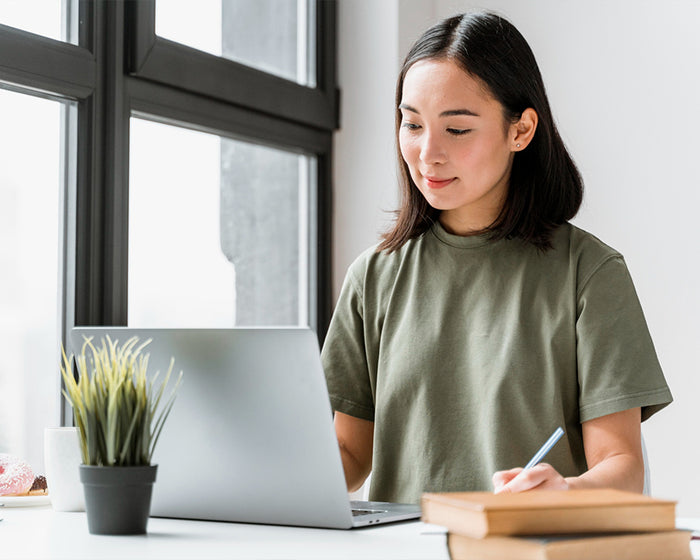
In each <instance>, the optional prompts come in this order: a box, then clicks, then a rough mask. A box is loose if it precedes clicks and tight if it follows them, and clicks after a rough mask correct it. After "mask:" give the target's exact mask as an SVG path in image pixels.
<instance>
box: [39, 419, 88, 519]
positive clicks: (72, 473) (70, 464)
mask: <svg viewBox="0 0 700 560" xmlns="http://www.w3.org/2000/svg"><path fill="white" fill-rule="evenodd" d="M82 462H83V461H82V458H81V456H80V442H79V441H78V429H77V428H46V429H45V430H44V463H45V465H44V466H45V468H46V484H47V486H48V490H49V497H50V498H51V505H52V506H53V509H54V510H55V511H85V498H84V495H83V486H82V484H81V483H80V473H79V469H78V467H79V465H80V464H81V463H82Z"/></svg>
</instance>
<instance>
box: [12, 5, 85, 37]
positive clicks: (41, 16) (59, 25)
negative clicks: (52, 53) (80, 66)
mask: <svg viewBox="0 0 700 560" xmlns="http://www.w3.org/2000/svg"><path fill="white" fill-rule="evenodd" d="M76 7H77V2H75V1H74V0H1V1H0V24H2V25H8V26H10V27H16V28H17V29H22V30H23V31H29V32H31V33H35V34H37V35H43V36H44V37H49V38H50V39H56V40H57V41H70V42H71V43H77V26H76V25H75V24H76V23H77V9H75V8H76ZM69 14H70V15H69ZM69 20H70V21H71V24H72V26H71V31H70V32H69V30H68V29H69V27H68V25H67V22H68V21H69Z"/></svg>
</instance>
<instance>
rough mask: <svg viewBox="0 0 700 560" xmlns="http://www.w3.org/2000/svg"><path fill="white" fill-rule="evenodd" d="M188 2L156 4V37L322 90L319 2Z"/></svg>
mask: <svg viewBox="0 0 700 560" xmlns="http://www.w3.org/2000/svg"><path fill="white" fill-rule="evenodd" d="M190 8H191V3H190V2H189V1H188V0H160V1H158V2H157V3H156V35H158V36H160V37H164V38H167V39H170V40H172V41H176V42H178V43H182V44H185V45H188V46H190V47H194V48H196V49H199V50H202V51H204V52H207V53H210V54H213V55H216V56H223V57H224V58H227V59H229V60H234V61H236V62H240V63H241V64H245V65H247V66H252V67H253V68H257V69H259V70H262V71H264V72H268V73H270V74H274V75H275V76H279V77H281V78H285V79H287V80H291V81H295V82H297V83H299V84H301V85H305V86H310V87H315V85H316V67H315V64H316V57H315V56H314V55H315V53H316V49H315V40H316V35H315V32H314V22H315V21H316V13H315V12H316V10H315V8H316V4H315V2H314V1H313V0H222V1H221V2H203V3H201V4H200V5H198V6H197V18H196V19H195V20H193V19H192V18H190V17H187V16H185V17H183V14H188V13H189V9H190Z"/></svg>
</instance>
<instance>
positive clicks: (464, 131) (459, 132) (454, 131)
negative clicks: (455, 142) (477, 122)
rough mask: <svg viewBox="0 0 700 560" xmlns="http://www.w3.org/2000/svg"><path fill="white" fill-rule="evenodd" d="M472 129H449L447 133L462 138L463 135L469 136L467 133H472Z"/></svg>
mask: <svg viewBox="0 0 700 560" xmlns="http://www.w3.org/2000/svg"><path fill="white" fill-rule="evenodd" d="M471 131H472V130H471V128H448V129H447V132H449V133H450V134H453V135H455V136H462V135H463V134H467V132H471Z"/></svg>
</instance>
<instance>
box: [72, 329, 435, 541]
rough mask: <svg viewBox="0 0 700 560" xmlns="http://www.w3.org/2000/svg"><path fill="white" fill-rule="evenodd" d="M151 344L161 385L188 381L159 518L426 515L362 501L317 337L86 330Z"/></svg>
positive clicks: (167, 444)
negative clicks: (354, 498) (343, 448)
mask: <svg viewBox="0 0 700 560" xmlns="http://www.w3.org/2000/svg"><path fill="white" fill-rule="evenodd" d="M105 335H109V336H110V338H111V339H112V340H119V341H120V342H125V341H126V340H128V339H129V338H131V337H132V336H137V337H138V338H139V340H140V341H145V340H148V339H151V340H152V341H151V342H150V344H149V345H148V346H146V348H145V350H144V351H145V352H148V353H149V354H150V357H149V362H148V372H149V376H150V375H154V374H155V372H156V371H160V372H161V375H164V374H165V372H166V371H167V369H168V366H169V363H170V358H171V356H172V357H174V358H175V367H174V370H173V372H174V373H179V371H180V370H182V371H183V372H184V376H183V381H182V384H181V385H180V388H179V390H178V394H177V399H176V400H175V405H174V407H173V409H172V411H171V413H170V416H169V417H168V420H167V421H166V423H165V427H164V429H163V432H162V433H161V436H160V439H159V440H158V443H157V445H156V448H155V453H154V457H153V464H157V465H158V474H157V478H156V483H155V485H154V487H153V499H152V500H153V501H152V504H151V515H153V516H157V517H174V518H186V519H206V520H215V521H238V522H245V523H265V524H275V525H298V526H306V527H327V528H338V529H349V528H353V527H363V526H368V525H374V524H377V523H386V522H393V521H402V520H408V519H416V518H418V517H420V513H421V512H420V506H418V505H414V504H390V503H383V502H352V507H351V502H350V501H349V498H348V493H347V488H346V485H345V476H344V474H343V468H342V463H341V459H340V451H339V448H338V443H337V439H336V436H335V430H334V428H333V422H332V412H331V407H330V401H329V398H328V392H327V388H326V382H325V377H324V375H323V370H322V366H321V360H320V354H319V347H318V341H317V339H316V335H315V334H314V333H313V331H311V330H310V329H307V328H233V329H137V328H128V327H76V328H74V329H73V330H72V332H71V345H72V351H73V353H78V352H80V350H81V347H82V344H83V336H92V337H94V342H100V340H101V338H102V337H103V336H105Z"/></svg>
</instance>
